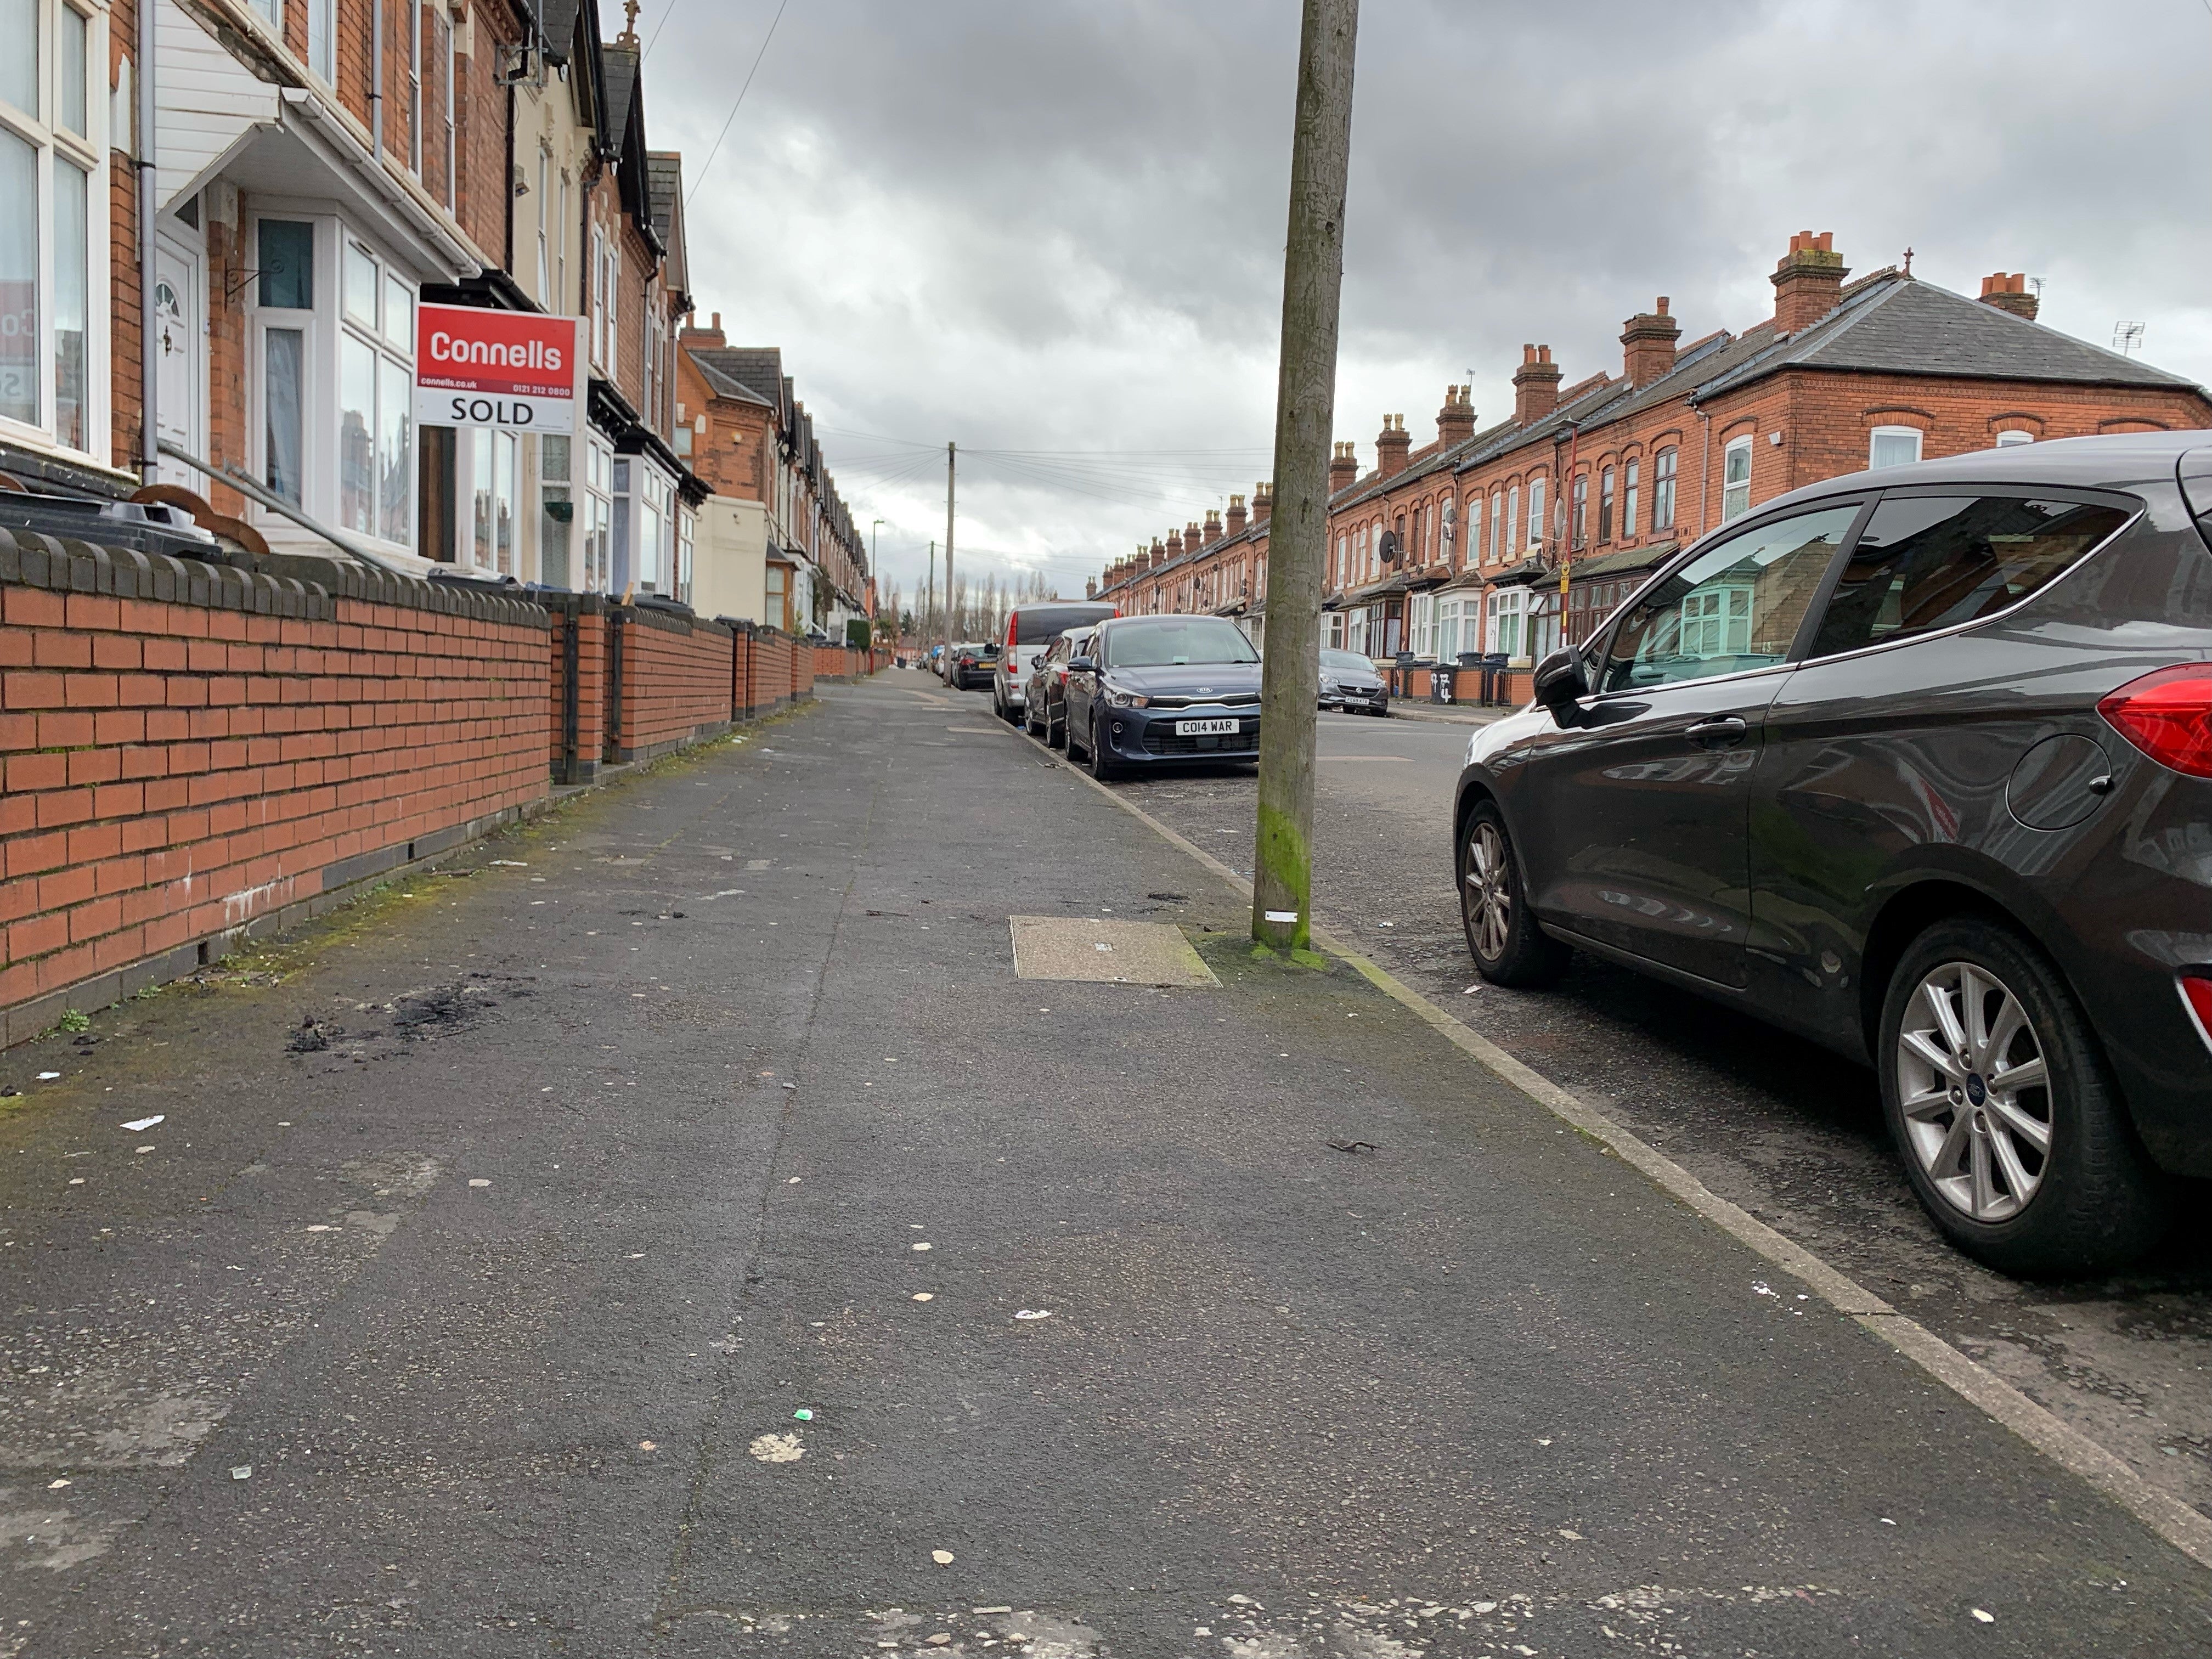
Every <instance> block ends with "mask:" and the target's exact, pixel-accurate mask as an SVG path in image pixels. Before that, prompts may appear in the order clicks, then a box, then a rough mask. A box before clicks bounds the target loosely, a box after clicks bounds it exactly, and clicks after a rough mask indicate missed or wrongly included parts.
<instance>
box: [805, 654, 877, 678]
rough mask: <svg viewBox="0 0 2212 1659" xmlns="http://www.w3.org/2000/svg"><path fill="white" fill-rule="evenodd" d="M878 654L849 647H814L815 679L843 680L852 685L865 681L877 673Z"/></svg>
mask: <svg viewBox="0 0 2212 1659" xmlns="http://www.w3.org/2000/svg"><path fill="white" fill-rule="evenodd" d="M876 667H877V661H876V653H875V652H873V651H863V650H860V649H859V648H857V647H854V646H849V645H817V646H816V647H814V678H816V679H817V680H841V681H844V682H846V683H847V684H850V683H852V682H854V681H857V680H864V679H866V678H867V677H868V676H869V675H871V674H872V673H874V672H875V671H876Z"/></svg>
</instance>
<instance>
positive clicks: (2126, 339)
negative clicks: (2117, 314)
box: [2112, 323, 2143, 357]
mask: <svg viewBox="0 0 2212 1659" xmlns="http://www.w3.org/2000/svg"><path fill="white" fill-rule="evenodd" d="M2142 339H2143V325H2142V324H2141V323H2114V324H2113V325H2112V344H2113V346H2114V347H2115V348H2116V349H2118V352H2119V354H2120V356H2123V357H2132V356H2135V353H2136V347H2137V346H2139V345H2141V344H2142Z"/></svg>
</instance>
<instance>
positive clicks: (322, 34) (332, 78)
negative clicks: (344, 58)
mask: <svg viewBox="0 0 2212 1659" xmlns="http://www.w3.org/2000/svg"><path fill="white" fill-rule="evenodd" d="M337 25H338V0H307V72H308V73H309V74H311V75H313V76H314V77H315V78H316V79H317V80H318V81H320V82H322V83H323V84H324V85H325V86H326V87H335V86H336V85H337V75H338V71H337V50H338V46H337V41H338V27H337Z"/></svg>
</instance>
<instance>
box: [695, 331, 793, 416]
mask: <svg viewBox="0 0 2212 1659" xmlns="http://www.w3.org/2000/svg"><path fill="white" fill-rule="evenodd" d="M684 349H685V350H686V351H688V352H690V354H691V361H692V362H694V363H695V364H696V365H697V366H698V369H699V377H700V379H702V380H704V381H706V383H707V389H708V391H709V392H713V393H714V395H715V396H716V397H717V398H733V399H734V400H736V401H737V402H738V403H741V404H759V405H760V406H761V407H762V408H763V409H772V408H774V407H775V405H774V404H771V403H769V400H768V399H767V398H763V397H762V396H761V395H760V393H759V392H756V391H754V390H753V389H752V388H751V387H750V386H747V385H746V384H745V383H744V381H742V380H738V378H737V377H736V376H735V375H733V374H728V373H726V371H724V370H723V369H722V368H720V367H718V366H717V365H716V363H715V362H714V359H715V358H716V357H718V356H720V355H721V354H720V353H719V352H717V351H714V349H711V348H709V349H703V350H702V349H700V348H699V347H697V346H686V347H684Z"/></svg>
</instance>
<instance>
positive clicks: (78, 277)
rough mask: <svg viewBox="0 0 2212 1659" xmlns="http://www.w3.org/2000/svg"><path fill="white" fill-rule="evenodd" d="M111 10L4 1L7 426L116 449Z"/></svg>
mask: <svg viewBox="0 0 2212 1659" xmlns="http://www.w3.org/2000/svg"><path fill="white" fill-rule="evenodd" d="M106 61H107V52H106V14H105V12H104V11H103V10H99V9H89V8H86V7H80V6H76V5H71V4H69V3H67V0H0V432H5V433H8V434H9V435H14V436H16V437H20V438H27V439H30V440H32V441H34V442H38V441H43V443H45V444H47V445H52V446H53V447H59V448H62V449H67V450H72V451H75V452H77V453H81V454H85V455H88V456H90V457H92V458H93V459H96V460H102V459H105V458H106V449H107V435H106V401H107V398H106V327H105V325H104V324H105V319H106V307H107V260H106V252H105V248H104V246H99V245H101V244H104V243H105V242H106V229H107V171H106V142H105V141H106V134H105V133H104V132H101V131H94V128H95V126H104V125H105V118H106V110H107V106H106V100H105V99H104V98H100V97H96V96H94V88H93V86H92V82H91V76H92V75H93V74H94V71H95V69H96V67H97V66H100V65H104V64H106Z"/></svg>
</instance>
